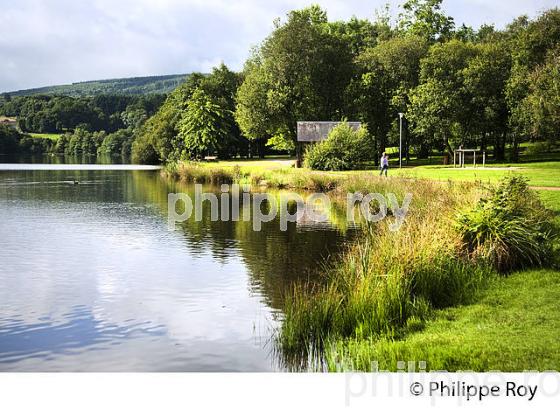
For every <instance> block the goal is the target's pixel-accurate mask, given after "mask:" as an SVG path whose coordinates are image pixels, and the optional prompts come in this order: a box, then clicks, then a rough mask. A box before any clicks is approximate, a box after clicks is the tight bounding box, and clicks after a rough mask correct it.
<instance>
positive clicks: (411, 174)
mask: <svg viewBox="0 0 560 410" xmlns="http://www.w3.org/2000/svg"><path fill="white" fill-rule="evenodd" d="M389 172H390V174H391V175H395V176H402V177H407V178H425V179H436V180H445V181H446V180H452V181H482V182H497V181H498V180H499V179H501V178H503V177H504V176H507V175H523V176H525V177H527V178H528V179H529V185H531V186H542V187H560V162H534V163H523V164H515V165H510V164H504V165H492V166H487V167H486V168H476V169H472V168H471V169H469V168H467V169H460V168H449V167H443V166H421V167H413V168H403V169H398V168H393V169H390V170H389Z"/></svg>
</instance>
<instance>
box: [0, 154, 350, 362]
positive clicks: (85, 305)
mask: <svg viewBox="0 0 560 410" xmlns="http://www.w3.org/2000/svg"><path fill="white" fill-rule="evenodd" d="M208 189H209V190H212V189H215V188H212V187H208ZM168 192H187V193H190V194H192V192H194V190H193V189H192V187H188V186H177V185H174V184H173V183H170V182H169V181H166V180H164V179H162V178H161V177H160V176H159V172H158V171H157V170H150V169H142V170H138V169H131V168H130V167H129V168H119V167H113V166H107V167H104V168H103V167H102V168H99V167H95V166H94V167H91V166H90V167H84V166H62V167H61V166H58V167H57V168H50V167H48V166H37V165H35V166H26V165H18V166H17V167H16V166H9V165H6V164H0V371H269V370H283V366H282V365H281V364H280V361H279V360H278V358H277V356H276V354H275V349H274V342H273V340H272V339H271V336H272V334H273V332H274V329H276V328H277V327H278V324H279V322H280V320H281V318H282V295H283V293H284V291H285V290H286V289H287V288H288V287H289V286H290V284H292V283H293V282H294V281H296V280H299V279H305V278H311V279H314V278H316V276H317V272H318V270H319V269H320V267H321V266H322V265H323V264H324V262H325V258H326V257H327V256H328V255H329V254H330V255H333V254H335V253H336V251H337V250H340V249H341V248H342V247H343V245H344V243H345V242H347V241H348V239H349V237H351V236H352V231H351V230H350V229H342V228H341V227H340V226H339V227H337V226H336V223H335V222H325V223H320V224H317V223H311V222H305V223H301V224H297V225H296V224H294V223H292V224H289V226H288V231H287V232H281V231H280V229H279V223H278V221H277V220H276V221H273V222H270V223H266V224H264V225H263V229H262V230H261V231H260V232H254V231H253V230H252V228H251V223H250V222H212V221H210V213H209V209H205V212H204V219H203V221H202V222H194V220H192V221H191V220H188V221H186V222H185V223H183V224H182V225H181V226H180V227H179V229H177V230H175V231H169V230H168V228H167V194H168ZM206 211H208V212H206ZM332 220H333V221H334V220H335V218H332Z"/></svg>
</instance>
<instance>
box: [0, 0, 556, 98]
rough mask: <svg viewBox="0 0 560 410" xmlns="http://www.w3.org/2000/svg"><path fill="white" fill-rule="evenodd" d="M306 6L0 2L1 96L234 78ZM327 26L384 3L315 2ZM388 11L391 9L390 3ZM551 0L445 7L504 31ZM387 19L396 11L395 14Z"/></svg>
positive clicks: (282, 2) (214, 0) (451, 2)
mask: <svg viewBox="0 0 560 410" xmlns="http://www.w3.org/2000/svg"><path fill="white" fill-rule="evenodd" d="M312 2H313V1H311V0H279V1H268V2H262V1H256V0H238V1H235V2H232V1H226V0H163V1H162V0H160V1H155V0H153V1H149V0H122V1H115V0H94V1H77V0H74V1H72V0H49V1H46V0H45V1H40V0H19V1H17V2H16V1H13V0H0V10H2V12H1V13H0V91H8V90H15V89H22V88H29V87H37V86H43V85H51V84H61V83H69V82H74V81H84V80H94V79H101V78H112V77H128V76H141V75H158V74H171V73H187V72H192V71H208V70H209V69H210V68H211V67H212V66H213V65H215V64H217V63H219V62H220V61H224V62H225V63H226V64H228V65H229V66H231V67H232V68H234V69H240V68H241V67H242V65H243V62H244V60H245V59H246V58H247V56H248V53H249V48H250V47H251V46H252V45H255V44H258V43H259V42H260V41H262V40H263V39H264V38H265V37H266V35H267V34H268V33H269V32H270V30H271V29H272V22H273V20H274V19H275V18H277V17H284V16H285V14H286V12H288V11H289V10H292V9H295V8H301V7H305V6H307V5H309V4H310V3H312ZM315 2H316V3H319V4H321V6H322V7H323V8H325V9H327V11H328V13H329V17H330V19H332V20H334V19H347V18H349V17H351V16H352V15H357V16H358V17H364V18H365V17H372V16H373V15H374V12H375V10H376V9H378V8H382V7H383V5H384V4H385V3H387V0H371V1H360V0H349V1H340V0H339V1H335V0H325V1H319V0H316V1H315ZM390 3H391V4H392V5H393V10H394V11H395V10H396V4H397V3H398V0H391V1H390ZM557 3H558V0H536V1H525V0H499V1H492V2H489V1H487V0H486V1H485V0H462V1H459V0H447V1H446V2H444V7H445V9H446V10H447V11H448V13H449V14H450V15H452V16H453V17H454V18H455V20H456V21H457V23H458V24H461V23H463V22H465V23H467V24H470V25H474V26H478V25H480V24H481V23H484V22H494V23H496V24H497V25H498V26H499V27H502V26H504V25H505V24H506V23H507V22H509V21H511V20H512V19H513V18H514V17H516V16H518V15H520V14H524V13H528V14H530V15H535V14H536V13H537V12H538V11H541V10H543V9H545V8H548V7H553V6H555V5H557ZM395 12H396V11H395Z"/></svg>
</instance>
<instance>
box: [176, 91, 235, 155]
mask: <svg viewBox="0 0 560 410" xmlns="http://www.w3.org/2000/svg"><path fill="white" fill-rule="evenodd" d="M178 129H179V133H178V137H179V138H180V141H181V147H182V152H181V154H182V155H181V156H182V157H183V158H196V159H200V158H203V157H204V156H205V155H209V154H213V153H215V152H216V151H217V150H218V147H219V145H220V142H221V141H223V140H224V139H225V138H227V119H226V112H225V110H224V109H223V108H222V107H220V105H218V104H216V103H215V102H214V101H213V100H212V98H211V97H210V96H209V95H208V94H207V93H206V92H205V91H204V90H203V89H202V88H199V89H197V90H195V92H194V93H193V95H192V96H191V98H190V99H189V102H188V104H187V109H186V111H185V112H184V115H183V117H182V119H181V121H179V124H178Z"/></svg>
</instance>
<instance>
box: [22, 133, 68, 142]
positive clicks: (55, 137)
mask: <svg viewBox="0 0 560 410" xmlns="http://www.w3.org/2000/svg"><path fill="white" fill-rule="evenodd" d="M29 135H30V136H32V137H33V138H47V139H49V140H53V141H56V140H57V139H59V138H60V135H61V134H39V133H29Z"/></svg>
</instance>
